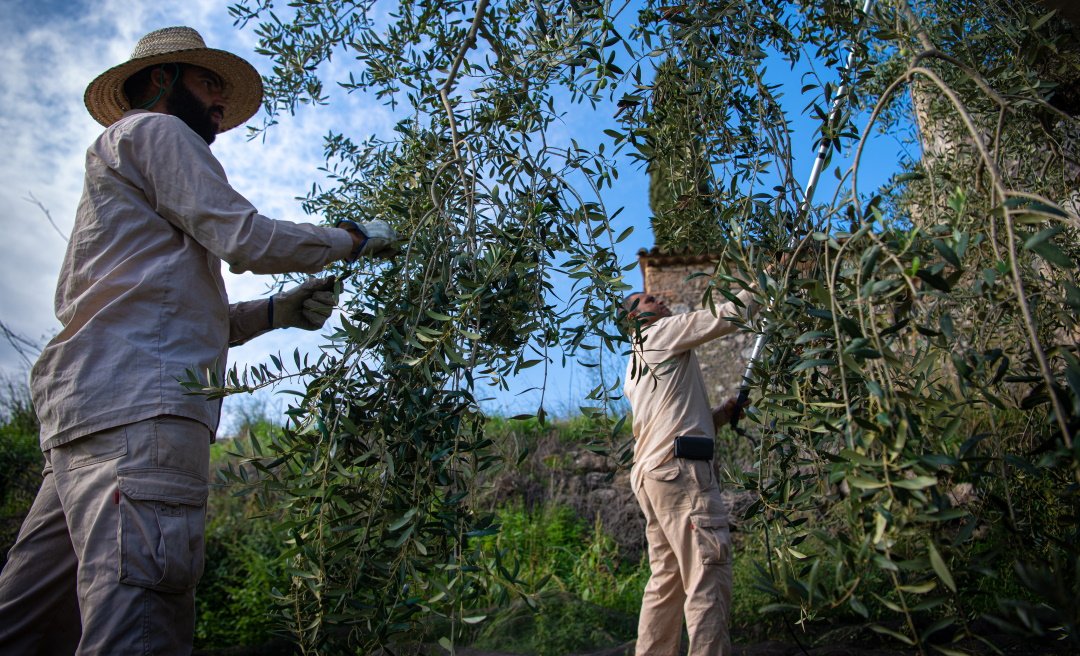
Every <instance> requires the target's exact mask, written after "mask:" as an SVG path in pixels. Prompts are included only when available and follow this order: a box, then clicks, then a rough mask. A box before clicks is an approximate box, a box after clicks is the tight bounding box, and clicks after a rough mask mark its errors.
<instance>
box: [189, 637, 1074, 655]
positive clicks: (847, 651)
mask: <svg viewBox="0 0 1080 656" xmlns="http://www.w3.org/2000/svg"><path fill="white" fill-rule="evenodd" d="M982 638H983V640H975V639H967V640H961V641H959V642H956V643H952V644H949V645H947V648H948V649H950V650H954V651H955V652H959V653H966V654H971V655H972V656H975V655H982V654H1002V655H1005V656H1074V655H1075V654H1078V653H1080V650H1078V649H1077V647H1076V646H1075V645H1074V644H1063V643H1054V642H1039V641H1032V640H1030V639H1028V638H1019V637H1016V636H1010V635H1002V634H986V635H983V636H982ZM990 645H993V647H991V646H990ZM298 653H299V652H297V651H295V650H294V649H293V648H292V646H291V645H289V644H288V643H285V642H276V643H271V644H267V645H263V646H261V647H238V648H234V649H220V650H205V651H196V652H195V656H294V655H295V654H298ZM455 653H456V654H457V656H528V655H523V654H515V653H509V652H497V651H481V650H477V649H470V648H468V647H462V648H459V649H457V650H455ZM684 653H685V652H684ZM940 653H941V652H938V651H936V650H934V649H932V648H931V649H928V650H926V651H924V652H920V651H919V650H917V649H911V648H901V647H899V646H896V645H895V644H894V643H889V644H886V643H883V642H880V641H876V640H875V639H874V638H872V637H869V638H867V639H865V640H858V641H856V642H838V643H836V644H827V645H818V646H815V647H809V646H804V647H800V646H799V645H797V644H795V643H794V642H790V641H789V642H784V641H779V640H769V641H765V642H758V643H754V644H736V645H734V646H733V649H732V656H915V655H919V654H927V655H933V654H940ZM446 654H447V652H446V651H445V650H444V649H442V648H441V647H439V646H437V645H412V646H409V647H403V648H398V649H394V650H387V651H384V652H382V653H381V654H379V655H377V656H445V655H446ZM633 654H634V642H633V641H631V642H627V643H625V644H623V645H619V646H617V647H609V648H607V649H601V650H597V651H590V652H586V653H580V654H566V656H633Z"/></svg>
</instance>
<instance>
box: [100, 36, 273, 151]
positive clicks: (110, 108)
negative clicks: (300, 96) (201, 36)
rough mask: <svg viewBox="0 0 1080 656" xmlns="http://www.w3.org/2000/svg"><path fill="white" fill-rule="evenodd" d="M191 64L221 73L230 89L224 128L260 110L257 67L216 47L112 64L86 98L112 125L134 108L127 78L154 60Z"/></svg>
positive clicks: (261, 89) (180, 51)
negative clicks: (125, 90) (126, 83)
mask: <svg viewBox="0 0 1080 656" xmlns="http://www.w3.org/2000/svg"><path fill="white" fill-rule="evenodd" d="M170 62H176V63H179V64H192V65H194V66H201V67H203V68H206V69H208V70H211V71H213V72H215V73H217V74H218V75H220V76H221V79H222V80H224V82H225V89H226V92H227V93H228V103H227V104H226V106H225V115H224V116H223V117H222V119H221V128H220V131H221V132H225V131H226V130H231V129H233V128H235V127H236V126H238V125H241V124H243V123H244V122H246V121H247V120H248V119H249V118H251V117H252V116H254V115H255V112H257V111H259V106H260V105H261V104H262V95H263V85H262V78H261V77H260V76H259V72H258V71H256V70H255V67H254V66H252V65H251V64H249V63H248V62H247V61H245V60H244V59H242V58H241V57H237V56H236V55H234V54H232V53H231V52H226V51H224V50H217V49H214V48H193V49H191V50H176V51H173V52H167V53H162V54H160V55H150V56H147V57H140V58H139V59H132V60H129V61H126V62H124V63H123V64H120V65H119V66H113V67H112V68H110V69H109V70H107V71H105V72H104V73H102V74H101V75H99V76H97V77H96V78H94V81H93V82H91V83H90V84H89V86H87V87H86V93H85V94H83V102H85V103H86V109H87V110H88V111H89V112H90V115H91V116H93V117H94V120H96V121H97V122H98V123H101V124H102V125H104V126H105V127H109V126H110V125H112V124H113V123H115V122H117V121H118V120H120V117H121V116H123V115H124V112H126V111H128V110H130V109H132V108H131V106H130V105H129V103H128V99H127V96H125V95H124V82H126V81H127V79H128V78H129V77H131V76H132V75H134V74H135V73H137V72H139V71H141V70H142V69H144V68H146V67H147V66H153V65H155V64H167V63H170Z"/></svg>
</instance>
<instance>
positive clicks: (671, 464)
mask: <svg viewBox="0 0 1080 656" xmlns="http://www.w3.org/2000/svg"><path fill="white" fill-rule="evenodd" d="M678 477H679V462H678V461H677V460H671V461H668V462H666V463H664V464H662V465H660V466H659V467H654V468H653V469H651V470H649V471H647V472H645V478H651V479H652V480H654V481H661V482H663V483H670V482H671V481H673V480H675V479H676V478H678Z"/></svg>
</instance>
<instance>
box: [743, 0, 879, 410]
mask: <svg viewBox="0 0 1080 656" xmlns="http://www.w3.org/2000/svg"><path fill="white" fill-rule="evenodd" d="M873 4H874V0H865V2H864V3H863V7H862V13H863V14H868V13H870V8H871V7H872V6H873ZM856 36H857V33H856ZM854 66H855V48H854V47H853V46H849V47H848V54H847V60H846V61H845V63H844V68H845V70H847V71H848V72H849V73H850V72H853V70H854ZM847 92H848V83H847V82H845V83H844V84H842V85H841V86H840V88H839V89H837V91H836V95H835V96H833V101H832V106H831V107H829V118H828V122H829V123H830V124H831V123H832V122H833V121H834V120H836V117H837V116H839V115H840V109H841V107H842V106H843V104H844V96H846V95H847ZM829 147H830V146H829V142H828V141H827V140H825V139H822V140H821V144H819V145H818V149H817V156H816V157H814V166H813V168H811V169H810V178H809V179H808V180H807V182H806V187H805V189H804V191H803V201H802V204H801V205H800V206H799V213H798V216H800V217H803V216H806V214H807V213H808V212H809V211H810V203H811V202H813V200H814V192H815V191H816V190H817V184H818V180H819V179H820V178H821V171H822V170H823V169H824V168H825V160H826V159H827V158H828V155H829ZM798 243H799V235H798V232H796V230H795V229H794V226H793V229H792V232H791V240H790V241H788V249H789V250H791V249H793V248H795V246H796V245H797V244H798ZM767 341H769V331H768V326H767V325H766V326H763V327H762V331H761V332H760V333H758V336H757V338H756V339H755V340H754V348H753V350H752V351H751V352H750V359H749V360H747V362H746V369H745V370H744V371H743V376H742V383H741V384H740V386H739V396H738V400H737V401H736V405H735V407H736V408H737V410H736V411H735V412H734V413H733V414H732V416H731V428H732V429H736V430H737V429H738V427H739V417H740V416H741V415H742V412H740V411H739V410H738V409H740V408H743V407H745V406H746V405H747V402H748V401H749V399H750V383H751V381H752V374H753V370H754V364H755V363H757V361H758V358H760V357H761V351H762V350H763V349H764V348H765V343H766V342H767Z"/></svg>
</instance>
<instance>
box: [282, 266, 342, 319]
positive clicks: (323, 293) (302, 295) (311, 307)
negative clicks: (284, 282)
mask: <svg viewBox="0 0 1080 656" xmlns="http://www.w3.org/2000/svg"><path fill="white" fill-rule="evenodd" d="M335 282H336V281H335V280H334V276H327V277H326V278H308V279H307V281H305V282H304V283H303V284H301V285H298V286H296V287H293V288H292V289H287V290H285V291H283V292H281V293H280V294H274V295H273V296H271V297H270V308H271V310H270V312H271V317H272V319H271V325H272V326H273V327H274V328H303V329H304V330H318V329H319V328H322V326H323V324H324V323H326V319H327V318H329V316H330V313H331V312H333V311H334V306H335V305H337V294H335V293H334V283H335Z"/></svg>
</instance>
